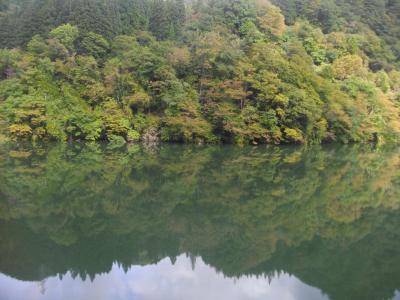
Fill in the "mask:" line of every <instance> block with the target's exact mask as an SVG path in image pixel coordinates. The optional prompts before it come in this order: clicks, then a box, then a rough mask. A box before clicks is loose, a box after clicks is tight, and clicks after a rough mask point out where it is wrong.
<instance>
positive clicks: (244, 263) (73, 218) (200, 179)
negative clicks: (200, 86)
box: [0, 143, 400, 300]
mask: <svg viewBox="0 0 400 300" xmlns="http://www.w3.org/2000/svg"><path fill="white" fill-rule="evenodd" d="M393 148H394V149H389V148H388V147H374V146H373V145H359V144H357V145H343V146H339V145H324V146H319V145H315V146H310V147H308V146H307V147H306V146H298V147H275V146H271V147H268V148H267V149H265V148H264V147H235V146H207V145H205V146H185V147H181V146H180V145H162V146H160V147H155V148H151V147H150V148H149V147H143V146H141V145H136V144H135V145H128V146H127V147H125V146H124V147H120V148H118V149H115V148H113V145H112V144H107V145H105V144H101V143H73V144H72V145H68V144H66V143H63V144H60V143H56V144H54V145H53V146H51V147H47V146H45V147H42V146H40V145H38V146H36V147H33V148H32V147H23V148H21V147H18V145H16V144H15V143H13V144H9V145H6V146H2V147H0V272H2V273H5V274H7V275H9V276H13V277H15V278H18V279H19V280H31V281H39V280H42V279H44V278H46V277H48V276H55V275H57V274H59V275H60V276H62V275H63V274H66V273H67V272H68V271H70V272H71V273H72V274H73V275H74V276H81V277H82V278H87V277H90V278H93V277H95V276H96V275H98V274H102V273H104V272H109V271H110V270H111V267H112V265H113V263H115V262H117V263H118V264H119V265H121V266H122V267H123V268H124V269H125V270H128V269H129V268H130V267H131V266H132V265H147V264H152V263H155V262H158V261H159V260H161V259H163V258H164V257H170V258H171V261H172V262H174V261H175V260H176V257H177V256H179V255H181V254H183V253H187V254H188V255H191V256H192V257H196V256H201V257H202V259H203V260H204V262H206V263H207V264H209V265H211V266H213V267H215V268H216V269H217V270H218V271H220V272H223V274H224V275H225V276H229V277H240V276H243V275H271V274H274V273H275V272H276V271H277V272H288V273H290V274H293V275H295V276H297V277H298V278H300V279H301V280H302V281H304V282H305V283H307V284H310V285H312V286H315V287H318V288H320V289H322V291H323V292H324V293H326V294H327V295H329V298H330V299H334V300H343V299H354V300H355V299H357V300H358V299H359V300H361V299H362V300H364V299H371V300H372V299H373V300H375V299H376V300H382V299H393V296H394V293H395V291H396V290H397V291H398V290H399V287H400V267H399V266H400V252H399V251H398V249H399V246H400V232H399V230H398V229H399V226H400V184H399V183H400V155H399V149H397V147H393Z"/></svg>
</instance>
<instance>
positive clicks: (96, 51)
mask: <svg viewBox="0 0 400 300" xmlns="http://www.w3.org/2000/svg"><path fill="white" fill-rule="evenodd" d="M0 48H2V49H1V50H0V141H1V140H7V139H15V140H19V139H24V140H34V141H37V140H61V141H73V140H89V141H95V140H107V141H110V142H113V143H124V142H133V141H139V140H142V141H159V140H161V141H171V142H193V143H219V142H225V143H239V144H258V143H274V144H279V143H321V142H335V141H337V142H344V143H347V142H378V143H383V142H396V141H399V140H400V138H399V137H400V120H399V113H400V107H399V103H400V62H399V60H400V0H386V1H384V0H337V1H333V0H272V2H268V1H267V0H204V1H195V0H193V1H186V2H184V0H67V1H65V0H0Z"/></svg>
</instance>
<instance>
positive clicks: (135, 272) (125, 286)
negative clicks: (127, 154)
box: [0, 255, 327, 300]
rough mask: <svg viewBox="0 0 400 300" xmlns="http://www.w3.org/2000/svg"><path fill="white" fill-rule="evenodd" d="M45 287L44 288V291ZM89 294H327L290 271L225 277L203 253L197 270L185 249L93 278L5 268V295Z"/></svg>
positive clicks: (0, 285) (309, 299) (1, 280)
mask: <svg viewBox="0 0 400 300" xmlns="http://www.w3.org/2000/svg"><path fill="white" fill-rule="evenodd" d="M43 290H44V294H42V292H43ZM28 298H29V299H31V300H37V299H41V300H42V299H43V300H45V299H46V300H50V299H51V300H54V299H60V300H71V299H72V300H81V299H82V300H83V299H85V300H86V299H96V300H103V299H113V300H125V299H129V300H131V299H146V300H147V299H151V300H153V299H163V300H169V299H191V300H196V299H201V300H203V299H218V300H223V299H229V300H233V299H280V300H291V299H299V300H314V299H327V297H326V296H324V295H322V293H321V292H320V291H319V290H318V289H316V288H313V287H310V286H307V285H306V284H304V283H302V282H301V281H299V280H298V279H297V278H296V277H294V276H290V275H287V274H282V275H280V276H276V277H274V278H273V279H272V281H271V283H269V282H268V279H267V278H264V277H259V278H256V277H255V276H243V277H241V278H239V279H232V278H225V277H224V275H223V274H222V273H217V272H216V271H215V270H214V269H213V268H212V267H210V266H208V265H206V264H205V263H204V262H203V261H202V260H201V258H198V259H197V261H196V266H195V268H194V270H193V269H192V264H191V261H190V259H189V258H188V257H186V256H184V255H181V256H180V257H178V259H177V261H176V263H175V264H174V265H173V264H172V263H171V262H170V260H169V259H168V258H166V259H163V260H162V261H160V262H159V263H158V264H156V265H148V266H134V267H132V268H131V269H129V271H128V272H127V273H125V272H124V271H123V269H122V268H120V267H118V266H117V265H114V266H113V268H112V270H111V272H110V273H108V274H101V275H97V276H96V278H95V279H94V281H93V282H91V281H90V279H86V280H84V281H83V280H81V279H80V278H79V277H78V278H75V279H73V278H72V277H71V274H69V273H68V274H67V275H66V276H64V277H63V279H62V280H60V279H59V278H58V277H51V278H48V279H46V280H45V281H44V282H42V283H40V282H23V281H19V280H16V279H13V278H10V277H7V276H4V275H2V274H0V299H1V300H26V299H28Z"/></svg>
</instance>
